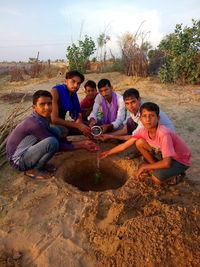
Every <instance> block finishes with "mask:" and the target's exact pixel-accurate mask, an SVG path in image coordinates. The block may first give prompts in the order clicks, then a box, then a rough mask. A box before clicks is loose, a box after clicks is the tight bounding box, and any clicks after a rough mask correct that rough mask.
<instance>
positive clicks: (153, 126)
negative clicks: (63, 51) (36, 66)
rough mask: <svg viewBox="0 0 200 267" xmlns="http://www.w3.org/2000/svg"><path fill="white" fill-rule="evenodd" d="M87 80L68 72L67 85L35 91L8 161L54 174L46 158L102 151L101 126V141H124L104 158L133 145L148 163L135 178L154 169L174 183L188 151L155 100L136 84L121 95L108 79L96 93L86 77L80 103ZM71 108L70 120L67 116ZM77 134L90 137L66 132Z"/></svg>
mask: <svg viewBox="0 0 200 267" xmlns="http://www.w3.org/2000/svg"><path fill="white" fill-rule="evenodd" d="M83 82H84V76H83V75H82V74H81V73H79V72H78V71H70V72H68V73H67V74H66V77H65V81H64V83H63V84H61V85H57V86H54V87H53V88H52V90H51V93H50V92H48V91H43V90H39V91H37V92H35V94H34V95H33V113H32V115H31V116H30V117H28V118H26V119H25V120H24V121H23V122H21V123H20V124H19V125H18V126H17V127H16V128H15V129H14V130H13V131H12V133H11V135H10V136H9V138H8V141H7V156H8V160H9V162H10V164H11V165H12V166H13V167H14V168H16V169H18V170H20V171H25V174H26V175H27V176H29V177H31V178H34V179H48V178H51V177H52V176H53V174H54V171H55V167H54V166H53V165H52V164H48V163H47V162H48V161H49V160H50V159H51V158H52V157H53V155H55V153H57V152H58V151H69V150H75V149H86V150H88V151H91V152H95V151H98V149H99V147H98V146H97V145H96V143H95V142H94V141H92V140H91V139H92V135H91V127H92V126H94V125H99V126H100V127H101V128H102V134H101V135H100V136H99V137H98V138H99V139H100V140H108V139H117V140H121V141H124V142H123V143H121V144H120V145H118V146H116V147H114V148H113V149H111V150H108V151H104V152H102V153H100V156H99V157H100V159H103V158H105V157H107V156H109V155H111V154H114V153H118V152H121V151H123V150H125V149H126V148H128V147H130V146H133V151H134V153H136V154H137V155H142V156H143V158H144V160H145V161H146V162H145V163H144V164H143V165H142V166H141V167H140V168H139V169H138V171H137V173H136V177H138V178H140V177H141V176H142V173H144V172H145V171H150V175H151V177H152V179H153V180H154V181H155V182H156V183H157V184H161V183H166V182H168V183H169V182H173V181H172V180H173V179H174V177H175V178H177V177H178V175H179V177H180V175H182V174H184V172H185V170H186V169H188V168H189V166H190V163H191V153H190V150H189V149H188V147H187V146H186V144H185V143H184V141H183V140H182V139H181V138H180V137H178V136H177V135H176V134H175V129H174V126H173V123H172V122H171V121H170V119H169V118H168V116H167V115H166V114H165V113H164V112H163V111H161V110H160V109H159V107H158V105H157V104H155V103H152V102H146V103H143V102H142V100H141V98H140V95H139V92H138V90H136V89H134V88H130V89H128V90H126V91H125V92H124V94H123V96H122V95H120V94H118V93H117V92H115V91H113V88H112V85H111V83H110V81H109V80H108V79H101V80H100V81H99V82H98V84H97V88H98V92H97V88H96V83H95V82H94V81H91V80H89V81H87V82H86V83H85V84H84V88H85V94H86V96H85V98H84V99H83V100H82V101H81V102H79V99H78V96H77V91H78V90H79V88H80V85H81V83H83ZM68 112H69V116H70V117H71V119H70V120H69V119H66V114H67V113H68ZM74 134H83V135H85V136H87V137H88V138H89V139H88V140H83V141H79V142H69V141H68V140H67V136H69V135H74ZM173 183H174V182H173Z"/></svg>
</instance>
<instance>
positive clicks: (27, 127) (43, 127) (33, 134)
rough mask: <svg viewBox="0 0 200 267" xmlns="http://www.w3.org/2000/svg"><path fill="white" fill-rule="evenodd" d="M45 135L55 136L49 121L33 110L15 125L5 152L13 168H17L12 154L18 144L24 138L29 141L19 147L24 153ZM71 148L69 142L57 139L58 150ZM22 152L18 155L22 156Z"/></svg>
mask: <svg viewBox="0 0 200 267" xmlns="http://www.w3.org/2000/svg"><path fill="white" fill-rule="evenodd" d="M29 137H30V138H29ZM47 137H56V136H55V135H54V134H53V133H52V132H51V131H50V125H49V121H48V120H47V119H46V118H44V117H42V116H40V115H39V114H38V113H37V112H35V111H34V112H33V113H32V115H31V116H30V117H28V118H26V119H25V120H24V121H22V122H21V123H20V124H19V125H17V127H16V128H15V129H14V130H13V131H12V133H11V134H10V136H9V137H8V140H7V144H6V152H7V157H8V161H9V162H10V164H11V165H12V166H13V167H14V168H16V169H19V166H18V162H17V161H16V160H14V155H15V154H16V153H15V152H16V150H17V149H19V146H20V144H23V141H24V140H31V141H30V143H29V144H27V141H26V146H25V147H24V149H23V148H21V147H20V149H21V150H22V151H23V152H22V154H24V153H25V152H26V150H27V149H28V148H29V147H30V146H31V145H33V144H36V143H38V142H39V141H41V140H43V139H45V138H47ZM56 138H57V137H56ZM73 149H74V145H73V144H72V143H71V142H68V141H66V142H64V141H62V142H61V141H59V151H69V150H73ZM22 154H21V155H20V156H22Z"/></svg>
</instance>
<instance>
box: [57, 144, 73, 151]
mask: <svg viewBox="0 0 200 267" xmlns="http://www.w3.org/2000/svg"><path fill="white" fill-rule="evenodd" d="M74 149H75V146H74V144H73V143H72V142H66V143H64V142H59V151H60V152H65V151H71V150H74Z"/></svg>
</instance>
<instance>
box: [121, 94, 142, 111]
mask: <svg viewBox="0 0 200 267" xmlns="http://www.w3.org/2000/svg"><path fill="white" fill-rule="evenodd" d="M124 103H125V106H126V108H127V109H128V111H129V112H130V113H133V114H134V115H136V114H137V112H138V110H139V109H140V104H141V99H140V98H138V99H137V98H135V97H134V96H130V97H127V98H125V99H124Z"/></svg>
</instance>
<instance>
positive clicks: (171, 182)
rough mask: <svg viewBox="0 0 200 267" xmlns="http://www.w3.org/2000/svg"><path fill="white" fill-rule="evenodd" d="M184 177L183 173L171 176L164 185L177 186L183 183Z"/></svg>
mask: <svg viewBox="0 0 200 267" xmlns="http://www.w3.org/2000/svg"><path fill="white" fill-rule="evenodd" d="M184 177H185V173H180V174H178V175H176V176H173V177H172V178H171V179H170V180H168V181H167V182H166V183H167V184H168V185H177V184H179V183H180V182H182V181H183V178H184Z"/></svg>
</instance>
